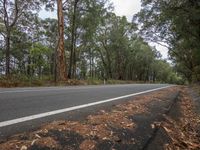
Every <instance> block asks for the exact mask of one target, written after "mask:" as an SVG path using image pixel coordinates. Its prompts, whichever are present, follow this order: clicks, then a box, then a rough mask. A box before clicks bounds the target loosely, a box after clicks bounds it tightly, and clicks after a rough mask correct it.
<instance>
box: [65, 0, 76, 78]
mask: <svg viewBox="0 0 200 150" xmlns="http://www.w3.org/2000/svg"><path fill="white" fill-rule="evenodd" d="M78 1H79V0H75V1H74V6H73V15H72V30H71V50H70V62H69V73H68V77H69V78H74V77H75V73H76V13H77V4H78Z"/></svg>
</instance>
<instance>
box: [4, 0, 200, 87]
mask: <svg viewBox="0 0 200 150" xmlns="http://www.w3.org/2000/svg"><path fill="white" fill-rule="evenodd" d="M141 2H142V9H141V11H140V12H139V13H137V14H136V15H134V16H133V19H132V22H129V21H128V20H127V18H126V17H125V16H123V17H120V16H117V15H116V14H115V13H113V9H114V6H113V4H112V3H111V2H110V1H109V0H24V1H22V0H0V82H8V81H12V80H14V81H15V80H16V81H18V82H22V81H23V82H31V83H34V81H44V82H45V81H52V82H60V81H68V80H101V81H103V80H106V81H107V80H122V81H135V82H152V83H173V84H184V83H192V82H199V81H200V59H199V58H200V2H198V1H196V0H183V1H180V0H168V1H165V0H142V1H141ZM42 9H45V10H46V11H48V12H49V13H50V12H53V11H54V12H55V11H56V12H57V19H53V18H46V19H43V18H40V17H39V12H40V10H42ZM174 14H176V15H174ZM149 42H154V43H157V44H160V45H162V46H165V47H167V48H168V49H169V57H170V62H169V61H167V60H163V59H162V55H161V53H160V52H159V51H158V50H157V49H156V47H152V46H150V44H149ZM14 81H13V82H14Z"/></svg>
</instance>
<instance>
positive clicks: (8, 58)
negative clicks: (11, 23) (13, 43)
mask: <svg viewBox="0 0 200 150" xmlns="http://www.w3.org/2000/svg"><path fill="white" fill-rule="evenodd" d="M8 75H10V31H7V36H6V76H8Z"/></svg>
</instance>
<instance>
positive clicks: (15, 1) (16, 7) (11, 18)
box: [0, 0, 39, 75]
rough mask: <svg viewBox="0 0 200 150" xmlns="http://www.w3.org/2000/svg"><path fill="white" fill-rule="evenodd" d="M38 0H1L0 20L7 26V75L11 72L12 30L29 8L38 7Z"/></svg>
mask: <svg viewBox="0 0 200 150" xmlns="http://www.w3.org/2000/svg"><path fill="white" fill-rule="evenodd" d="M38 6H39V3H38V1H37V0H32V1H27V0H25V1H20V0H1V1H0V18H1V19H0V20H3V23H4V26H5V47H6V48H5V51H6V75H9V74H10V53H11V52H10V51H11V49H10V45H11V32H12V29H13V28H14V26H15V25H16V24H17V22H18V20H19V19H20V18H22V17H23V16H25V12H26V11H27V10H28V11H29V10H35V9H38Z"/></svg>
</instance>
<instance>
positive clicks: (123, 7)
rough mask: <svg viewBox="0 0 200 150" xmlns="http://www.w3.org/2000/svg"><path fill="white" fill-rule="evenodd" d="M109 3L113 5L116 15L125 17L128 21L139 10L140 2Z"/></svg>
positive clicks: (125, 0)
mask: <svg viewBox="0 0 200 150" xmlns="http://www.w3.org/2000/svg"><path fill="white" fill-rule="evenodd" d="M111 2H113V4H114V7H115V10H114V12H115V13H116V15H118V16H126V17H127V18H128V20H129V21H131V20H132V17H133V15H134V14H136V13H137V12H139V11H140V9H141V2H140V0H111Z"/></svg>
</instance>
